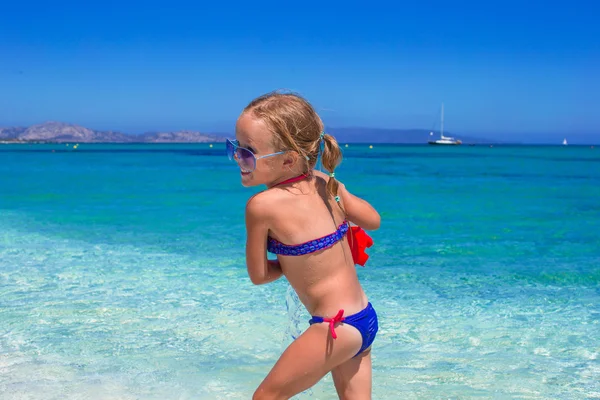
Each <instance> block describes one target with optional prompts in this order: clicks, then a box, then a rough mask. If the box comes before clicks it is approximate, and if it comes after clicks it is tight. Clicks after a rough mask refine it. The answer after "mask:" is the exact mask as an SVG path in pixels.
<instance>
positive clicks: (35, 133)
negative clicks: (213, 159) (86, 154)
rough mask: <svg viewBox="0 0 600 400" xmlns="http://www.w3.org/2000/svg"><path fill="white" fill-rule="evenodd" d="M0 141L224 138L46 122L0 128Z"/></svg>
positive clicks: (169, 141) (212, 139)
mask: <svg viewBox="0 0 600 400" xmlns="http://www.w3.org/2000/svg"><path fill="white" fill-rule="evenodd" d="M0 140H1V141H11V142H45V143H64V142H81V143H197V142H221V141H224V140H225V139H223V138H222V137H219V136H216V135H210V134H204V133H201V132H195V131H178V132H154V133H145V134H142V135H129V134H125V133H121V132H116V131H97V130H93V129H89V128H85V127H83V126H79V125H74V124H67V123H64V122H55V121H49V122H44V123H43V124H38V125H32V126H30V127H28V128H22V127H14V128H0Z"/></svg>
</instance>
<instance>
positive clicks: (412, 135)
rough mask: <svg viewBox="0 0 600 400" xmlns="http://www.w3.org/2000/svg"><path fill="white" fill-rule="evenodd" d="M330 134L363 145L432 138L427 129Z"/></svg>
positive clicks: (337, 130) (470, 140) (340, 130)
mask: <svg viewBox="0 0 600 400" xmlns="http://www.w3.org/2000/svg"><path fill="white" fill-rule="evenodd" d="M326 131H327V132H328V133H331V134H332V135H334V136H335V138H336V139H337V140H338V142H348V143H353V142H362V143H367V142H368V143H403V144H424V143H427V141H428V140H429V138H430V132H431V131H430V130H427V129H383V128H381V129H380V128H326ZM444 135H445V136H455V137H456V138H457V139H460V140H461V141H462V142H463V143H465V144H480V143H499V141H496V142H492V141H491V140H487V139H482V138H475V137H469V136H463V135H458V134H457V135H454V134H452V133H451V132H446V131H444ZM433 137H434V138H436V139H437V138H439V137H440V132H439V131H433Z"/></svg>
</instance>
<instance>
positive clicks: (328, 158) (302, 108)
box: [243, 91, 342, 204]
mask: <svg viewBox="0 0 600 400" xmlns="http://www.w3.org/2000/svg"><path fill="white" fill-rule="evenodd" d="M243 113H248V114H250V115H252V116H253V117H255V118H257V119H260V120H261V121H262V122H263V123H264V124H265V125H266V126H267V128H268V129H269V130H270V131H271V132H272V133H273V145H274V146H275V148H276V150H292V151H295V152H296V153H298V154H299V155H300V158H301V160H303V162H305V164H306V165H305V172H306V173H310V171H312V169H313V168H315V165H316V164H317V159H318V158H319V151H320V149H321V141H323V144H324V146H323V153H322V154H321V162H322V164H323V167H324V168H325V169H326V170H327V171H329V173H330V174H329V175H330V178H329V181H328V182H327V192H328V193H329V194H330V195H331V196H337V192H338V187H339V184H338V182H337V181H336V180H335V177H334V176H333V171H334V170H335V168H336V167H337V166H338V165H339V164H340V163H341V162H342V152H341V150H340V146H339V145H338V143H337V141H336V140H335V138H334V137H333V136H331V135H329V134H327V133H324V125H323V121H321V117H319V114H317V112H316V111H315V109H314V108H313V106H312V105H311V104H310V103H309V102H308V101H307V100H306V99H304V98H303V97H302V96H300V95H297V94H294V93H285V92H280V91H276V92H271V93H267V94H264V95H262V96H260V97H257V98H256V99H254V100H252V101H251V102H250V104H248V105H247V106H246V108H244V111H243ZM336 200H337V199H336ZM338 204H339V202H338Z"/></svg>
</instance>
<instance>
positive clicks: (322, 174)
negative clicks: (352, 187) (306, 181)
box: [313, 169, 344, 188]
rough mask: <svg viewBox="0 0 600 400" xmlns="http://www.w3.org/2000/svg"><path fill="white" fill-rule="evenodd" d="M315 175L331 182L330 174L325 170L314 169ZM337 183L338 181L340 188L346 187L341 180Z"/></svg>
mask: <svg viewBox="0 0 600 400" xmlns="http://www.w3.org/2000/svg"><path fill="white" fill-rule="evenodd" d="M313 175H314V176H315V178H317V179H322V180H323V181H324V183H327V182H329V174H326V173H325V172H322V171H318V170H316V169H315V170H313ZM336 180H337V179H336ZM337 183H338V185H339V187H340V188H342V187H344V184H343V183H342V182H340V181H339V180H338V181H337Z"/></svg>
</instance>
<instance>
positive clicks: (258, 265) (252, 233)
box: [246, 195, 283, 285]
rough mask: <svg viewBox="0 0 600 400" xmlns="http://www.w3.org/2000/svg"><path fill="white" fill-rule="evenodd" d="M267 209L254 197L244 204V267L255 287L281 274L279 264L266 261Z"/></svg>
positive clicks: (258, 196)
mask: <svg viewBox="0 0 600 400" xmlns="http://www.w3.org/2000/svg"><path fill="white" fill-rule="evenodd" d="M267 210H268V207H267V206H266V205H265V204H264V202H262V201H261V196H260V195H256V196H253V197H252V198H250V200H248V203H247V204H246V235H247V237H246V267H247V268H248V276H249V277H250V280H251V281H252V283H254V284H255V285H262V284H264V283H269V282H272V281H274V280H277V279H278V278H279V277H281V275H283V272H282V270H281V267H280V266H279V262H277V261H271V260H268V259H267V236H268V234H269V228H268V225H267Z"/></svg>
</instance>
